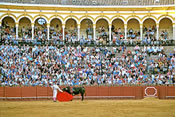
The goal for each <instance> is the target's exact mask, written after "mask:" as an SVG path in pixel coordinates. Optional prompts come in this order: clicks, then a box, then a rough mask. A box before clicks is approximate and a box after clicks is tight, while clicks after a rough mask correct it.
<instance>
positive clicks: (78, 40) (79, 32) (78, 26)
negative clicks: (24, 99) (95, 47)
mask: <svg viewBox="0 0 175 117" xmlns="http://www.w3.org/2000/svg"><path fill="white" fill-rule="evenodd" d="M79 40H80V24H78V41H79Z"/></svg>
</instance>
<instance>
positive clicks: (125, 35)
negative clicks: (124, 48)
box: [124, 24, 127, 40]
mask: <svg viewBox="0 0 175 117" xmlns="http://www.w3.org/2000/svg"><path fill="white" fill-rule="evenodd" d="M124 26H125V40H126V39H127V24H124Z"/></svg>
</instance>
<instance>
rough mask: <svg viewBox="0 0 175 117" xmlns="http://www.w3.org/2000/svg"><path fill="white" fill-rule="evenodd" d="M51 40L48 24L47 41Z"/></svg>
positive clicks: (48, 25)
mask: <svg viewBox="0 0 175 117" xmlns="http://www.w3.org/2000/svg"><path fill="white" fill-rule="evenodd" d="M49 38H50V24H47V40H49Z"/></svg>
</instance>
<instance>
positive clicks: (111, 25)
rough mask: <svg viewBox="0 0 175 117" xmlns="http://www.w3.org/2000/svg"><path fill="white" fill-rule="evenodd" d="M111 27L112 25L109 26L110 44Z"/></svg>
mask: <svg viewBox="0 0 175 117" xmlns="http://www.w3.org/2000/svg"><path fill="white" fill-rule="evenodd" d="M111 27H112V24H109V41H110V42H111Z"/></svg>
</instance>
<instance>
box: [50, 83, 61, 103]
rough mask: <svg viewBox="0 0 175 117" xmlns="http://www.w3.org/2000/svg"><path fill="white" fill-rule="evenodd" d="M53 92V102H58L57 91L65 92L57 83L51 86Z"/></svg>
mask: <svg viewBox="0 0 175 117" xmlns="http://www.w3.org/2000/svg"><path fill="white" fill-rule="evenodd" d="M51 88H52V90H53V101H54V102H56V98H57V90H59V91H60V92H63V91H62V90H61V89H60V88H59V86H58V85H57V84H56V82H54V84H53V85H52V86H51Z"/></svg>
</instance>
